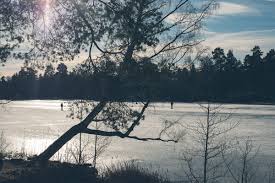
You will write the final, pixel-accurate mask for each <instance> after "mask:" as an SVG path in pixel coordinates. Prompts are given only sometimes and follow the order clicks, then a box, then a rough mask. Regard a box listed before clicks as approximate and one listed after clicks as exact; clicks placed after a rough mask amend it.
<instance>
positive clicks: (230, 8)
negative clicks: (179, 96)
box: [0, 0, 275, 75]
mask: <svg viewBox="0 0 275 183" xmlns="http://www.w3.org/2000/svg"><path fill="white" fill-rule="evenodd" d="M205 25H206V27H205V30H204V31H205V36H206V41H205V42H204V43H203V44H204V45H207V46H209V47H211V49H214V48H215V47H218V46H220V47H222V48H224V49H225V50H226V51H227V50H228V49H233V50H234V53H235V55H236V56H237V57H238V58H239V59H242V58H243V57H244V56H245V54H247V53H249V52H250V50H251V49H252V48H253V47H254V46H255V45H259V46H260V47H261V48H262V50H263V51H265V52H266V51H268V50H270V49H271V48H275V0H224V1H220V7H219V9H217V10H216V11H215V12H214V15H212V17H211V18H209V19H208V20H207V21H206V23H205ZM20 67H21V63H18V62H10V63H9V64H7V65H6V66H5V67H1V66H0V73H2V74H8V75H10V74H12V73H14V72H16V71H18V70H19V68H20Z"/></svg>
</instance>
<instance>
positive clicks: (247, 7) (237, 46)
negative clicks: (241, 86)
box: [204, 0, 275, 59]
mask: <svg viewBox="0 0 275 183" xmlns="http://www.w3.org/2000/svg"><path fill="white" fill-rule="evenodd" d="M205 37H206V40H205V42H204V44H205V45H207V46H209V47H210V48H211V49H214V48H215V47H217V46H219V47H222V48H224V49H225V50H228V49H233V51H234V53H235V55H236V56H237V57H238V58H239V59H242V58H243V57H244V56H245V55H246V54H248V53H249V52H250V50H251V49H252V48H253V47H254V46H255V45H259V46H260V47H261V48H262V50H263V51H265V52H267V51H269V50H270V49H272V48H275V0H224V1H220V7H219V9H217V10H216V11H215V12H214V14H213V16H212V17H211V18H209V19H208V20H207V21H206V27H205Z"/></svg>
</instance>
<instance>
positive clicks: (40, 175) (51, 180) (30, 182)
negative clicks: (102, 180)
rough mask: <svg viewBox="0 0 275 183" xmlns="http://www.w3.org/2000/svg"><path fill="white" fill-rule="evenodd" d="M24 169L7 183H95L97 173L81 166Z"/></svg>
mask: <svg viewBox="0 0 275 183" xmlns="http://www.w3.org/2000/svg"><path fill="white" fill-rule="evenodd" d="M30 166H31V167H32V168H31V169H27V168H26V169H25V170H23V171H22V172H20V175H19V176H18V178H17V179H16V181H12V182H9V183H96V182H98V179H97V171H96V170H95V169H94V168H90V167H87V166H83V165H73V164H69V163H56V164H51V165H48V166H47V167H44V168H33V167H34V165H30Z"/></svg>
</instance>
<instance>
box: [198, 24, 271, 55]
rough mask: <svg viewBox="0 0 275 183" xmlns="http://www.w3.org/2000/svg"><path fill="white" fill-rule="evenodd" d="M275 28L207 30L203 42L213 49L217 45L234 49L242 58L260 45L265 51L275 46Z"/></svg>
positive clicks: (226, 48)
mask: <svg viewBox="0 0 275 183" xmlns="http://www.w3.org/2000/svg"><path fill="white" fill-rule="evenodd" d="M274 35H275V29H270V30H258V31H242V32H236V33H215V32H206V37H207V38H206V41H205V42H204V43H203V44H204V45H205V46H208V47H210V48H211V50H213V49H214V48H216V47H221V48H224V49H225V50H229V49H233V50H234V53H235V54H236V56H237V57H238V58H240V59H242V58H243V57H244V56H245V55H246V54H249V53H250V50H251V49H252V48H253V47H254V46H255V45H259V46H260V47H261V49H262V50H263V51H265V52H267V51H269V50H270V49H272V48H274V46H275V36H274Z"/></svg>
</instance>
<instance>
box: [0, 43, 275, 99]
mask: <svg viewBox="0 0 275 183" xmlns="http://www.w3.org/2000/svg"><path fill="white" fill-rule="evenodd" d="M251 51H252V53H250V54H249V55H247V56H245V58H244V60H243V61H240V60H238V59H236V57H235V56H234V54H233V51H231V50H229V51H228V53H224V50H223V49H222V48H216V49H215V50H214V51H213V52H212V53H211V54H209V55H208V56H204V57H202V58H200V59H199V60H198V62H196V63H190V65H188V66H185V67H183V66H181V67H180V66H176V65H174V64H163V62H160V63H152V62H150V61H149V60H141V61H138V62H136V61H128V62H123V63H119V64H118V63H114V62H111V61H109V60H108V58H103V59H102V60H103V61H101V62H100V64H98V65H97V67H96V69H94V67H93V64H92V63H90V62H85V63H83V64H79V65H77V66H76V67H75V68H73V70H72V71H71V72H69V71H68V69H67V66H66V65H65V64H64V63H60V64H59V65H58V67H57V68H56V69H55V68H54V67H53V65H51V64H50V65H47V66H46V68H45V70H44V73H43V74H40V75H38V74H37V73H38V72H37V71H36V70H35V69H33V68H32V67H28V66H24V67H22V68H21V70H20V71H19V72H18V73H16V74H14V75H13V76H12V77H2V78H1V81H0V98H2V99H80V98H81V99H94V100H97V99H99V98H102V97H104V98H108V99H109V100H127V101H136V100H143V99H144V98H150V99H151V100H154V101H205V100H211V101H216V102H275V50H274V49H272V50H270V51H269V52H268V53H267V54H266V55H263V52H262V51H261V49H260V47H259V46H255V47H254V48H253V49H252V50H251Z"/></svg>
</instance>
